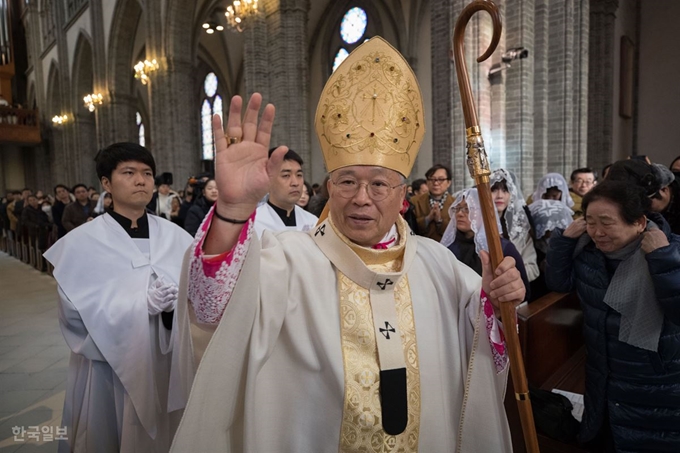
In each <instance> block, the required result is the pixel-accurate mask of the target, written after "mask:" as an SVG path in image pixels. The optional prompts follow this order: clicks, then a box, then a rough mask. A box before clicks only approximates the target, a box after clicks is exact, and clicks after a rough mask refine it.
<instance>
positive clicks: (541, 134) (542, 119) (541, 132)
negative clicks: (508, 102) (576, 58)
mask: <svg viewBox="0 0 680 453" xmlns="http://www.w3.org/2000/svg"><path fill="white" fill-rule="evenodd" d="M549 5H550V0H535V4H534V11H535V18H534V48H533V55H532V53H531V50H529V52H530V53H529V58H531V59H532V60H533V64H534V131H533V134H534V157H533V167H534V169H533V180H532V181H531V183H530V184H529V183H524V186H523V187H522V189H523V190H524V194H525V195H526V196H528V194H529V193H531V192H532V191H533V189H534V184H535V182H536V181H538V179H540V178H541V177H542V176H543V175H545V174H546V173H548V151H549V150H548V70H549V66H548V42H549V15H550V11H549Z"/></svg>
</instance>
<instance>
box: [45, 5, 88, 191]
mask: <svg viewBox="0 0 680 453" xmlns="http://www.w3.org/2000/svg"><path fill="white" fill-rule="evenodd" d="M52 5H53V7H54V18H55V22H56V29H55V35H56V41H57V57H58V62H59V87H60V88H61V99H62V102H63V105H62V107H63V108H64V110H65V111H67V112H68V113H69V114H71V115H72V116H73V117H75V116H76V112H77V111H78V108H79V107H80V106H81V105H82V99H76V100H75V101H74V99H73V98H74V96H72V93H71V77H70V73H71V71H70V68H69V58H68V42H67V41H66V32H65V31H64V23H65V18H64V14H65V11H64V8H63V3H58V2H53V3H52ZM48 95H49V93H48ZM78 101H80V102H81V104H78ZM74 102H75V103H74ZM72 119H73V118H72ZM50 121H51V120H50ZM59 135H60V136H61V137H60V140H58V141H57V142H56V143H54V146H55V148H54V158H55V159H56V160H58V161H60V162H63V165H60V166H57V168H58V169H59V168H60V169H62V170H63V172H62V173H57V174H56V175H54V178H55V179H56V180H58V181H61V182H62V183H64V184H66V185H68V186H71V185H73V184H75V183H76V182H77V181H76V179H77V176H78V173H77V171H76V166H75V165H74V164H73V163H72V162H74V159H73V155H74V149H75V148H76V147H77V141H76V137H75V127H74V123H73V122H69V123H66V125H64V126H63V127H62V130H61V131H60V133H59Z"/></svg>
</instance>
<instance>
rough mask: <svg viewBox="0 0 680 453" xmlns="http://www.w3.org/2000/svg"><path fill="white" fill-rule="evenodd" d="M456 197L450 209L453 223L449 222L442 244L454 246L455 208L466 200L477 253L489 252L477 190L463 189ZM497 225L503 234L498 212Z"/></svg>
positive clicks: (499, 231)
mask: <svg viewBox="0 0 680 453" xmlns="http://www.w3.org/2000/svg"><path fill="white" fill-rule="evenodd" d="M454 197H456V200H455V201H454V202H453V203H452V204H451V207H450V208H449V217H451V221H450V222H449V224H448V226H447V227H446V230H445V231H444V235H443V236H442V240H441V243H442V244H443V245H444V246H446V247H448V246H449V245H451V244H453V243H454V242H455V240H456V231H457V226H456V212H455V208H456V206H458V205H459V204H461V203H462V202H463V200H465V202H466V203H467V205H468V210H469V211H470V213H469V214H468V216H469V219H470V226H471V227H472V231H473V232H474V233H475V251H476V252H477V254H479V251H480V250H486V251H487V252H488V251H489V244H488V242H487V241H486V230H485V229H484V218H483V217H482V209H481V206H480V203H479V194H478V193H477V189H476V188H474V187H473V188H471V189H463V190H461V191H460V192H457V193H455V194H454ZM494 212H495V213H496V224H497V225H498V233H499V234H501V233H502V229H501V221H500V218H499V217H498V212H496V211H495V210H494Z"/></svg>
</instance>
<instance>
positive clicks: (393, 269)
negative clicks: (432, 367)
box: [315, 219, 420, 453]
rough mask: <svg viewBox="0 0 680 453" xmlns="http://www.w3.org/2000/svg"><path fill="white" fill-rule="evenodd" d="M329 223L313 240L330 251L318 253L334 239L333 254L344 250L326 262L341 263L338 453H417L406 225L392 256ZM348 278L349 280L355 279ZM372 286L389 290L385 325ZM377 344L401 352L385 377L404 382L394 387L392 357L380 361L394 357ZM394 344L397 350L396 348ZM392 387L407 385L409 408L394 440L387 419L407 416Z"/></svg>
mask: <svg viewBox="0 0 680 453" xmlns="http://www.w3.org/2000/svg"><path fill="white" fill-rule="evenodd" d="M326 223H330V225H328V226H327V227H326V228H325V231H324V233H325V234H323V235H321V234H318V235H317V236H316V238H315V240H316V242H317V244H319V243H324V242H326V244H325V245H326V246H321V249H322V251H323V250H324V249H327V250H329V248H328V247H327V246H328V242H327V240H328V239H329V238H328V236H329V235H330V236H333V237H334V239H333V247H332V249H333V250H336V249H338V248H342V249H344V253H340V254H339V256H334V257H330V256H329V258H330V259H331V261H333V263H334V264H336V262H342V263H340V265H338V264H336V267H337V268H338V271H337V275H338V293H339V301H340V317H341V319H340V323H341V326H340V328H341V335H342V339H341V344H342V352H343V365H344V375H345V399H344V407H343V417H342V427H341V433H340V446H339V451H341V452H349V451H366V452H376V453H377V452H391V451H409V452H414V451H417V450H418V434H419V427H420V375H419V371H418V349H417V343H416V331H415V320H414V317H413V307H412V303H411V292H410V289H409V284H408V278H407V276H406V275H405V273H404V274H402V268H403V267H404V266H403V259H404V257H405V248H406V247H405V244H406V242H407V240H408V237H409V236H408V234H406V233H405V232H406V228H405V226H404V225H402V224H401V223H400V224H398V227H399V236H400V241H399V243H398V244H397V245H395V246H394V247H392V248H390V249H387V250H372V249H367V248H364V247H359V246H357V245H355V244H352V243H351V242H349V240H348V239H347V238H345V237H344V236H342V235H341V233H339V232H337V231H336V230H335V228H334V227H333V225H332V221H331V220H330V219H328V220H326V222H324V224H326ZM322 226H323V225H322ZM322 239H326V240H322ZM324 253H325V252H324ZM343 255H345V256H346V255H350V256H351V258H350V259H349V260H346V259H342V256H343ZM409 255H411V253H409ZM327 256H328V255H327ZM348 261H349V262H348ZM359 267H360V268H362V270H363V272H360V274H363V275H359V274H357V272H356V270H357V268H359ZM343 271H347V274H352V277H354V278H351V277H350V276H348V275H346V273H345V272H343ZM385 274H389V277H385ZM367 275H368V276H374V277H375V278H374V280H375V281H374V285H371V284H370V283H369V282H367V281H366V280H365V279H364V278H362V277H366V276H367ZM356 280H359V281H361V283H363V284H360V283H359V282H357V281H356ZM370 286H376V287H377V289H376V291H377V292H378V293H381V292H383V291H385V292H386V293H389V294H390V305H391V308H393V312H394V317H393V319H392V317H391V316H389V315H386V316H389V318H390V319H389V320H388V321H384V320H383V315H382V314H381V311H382V310H380V309H378V310H376V307H372V304H376V303H383V301H376V300H374V299H376V295H375V292H372V291H371V290H369V289H368V287H370ZM382 288H384V290H383V289H382ZM376 313H378V314H376ZM376 317H381V318H380V319H381V322H375V318H376ZM380 341H382V342H383V343H385V342H387V343H389V344H390V345H394V346H398V354H400V356H401V357H400V358H401V359H403V360H402V362H401V364H402V365H401V367H400V368H398V369H396V370H387V372H388V373H389V372H392V371H396V372H397V373H399V372H402V373H403V375H404V377H405V380H406V382H405V383H403V379H402V380H401V382H400V379H399V378H397V380H396V381H394V380H393V377H390V376H387V377H386V376H385V371H386V370H384V368H385V364H386V363H388V364H389V363H394V362H395V361H394V360H393V359H392V358H386V359H385V360H382V358H383V356H387V355H389V354H392V352H389V351H388V352H385V351H383V350H382V349H381V348H380V347H379V342H380ZM395 341H397V342H398V343H394V342H395ZM381 364H382V365H383V367H382V368H383V369H382V370H381V366H380V365H381ZM381 376H382V378H381ZM391 382H396V385H397V386H399V385H400V384H402V383H403V384H405V395H403V397H404V398H406V401H404V402H406V403H407V406H406V407H404V408H403V409H404V411H405V414H404V415H406V420H405V424H404V425H403V426H401V427H400V428H399V429H398V434H389V433H388V432H386V430H385V427H384V426H385V425H384V422H385V416H387V417H388V418H389V417H391V416H392V415H394V413H395V412H400V411H401V409H402V405H401V401H394V399H397V400H400V399H401V396H402V392H401V391H400V390H399V389H397V390H396V391H394V389H392V388H388V389H387V390H386V389H385V388H384V387H385V386H386V384H387V385H388V387H389V386H390V385H395V384H392V383H391ZM381 385H382V388H381ZM390 397H391V398H390ZM386 411H387V412H386ZM398 418H399V416H397V419H398ZM387 423H388V426H389V424H390V423H391V424H392V425H394V423H397V424H398V421H397V422H395V421H390V420H387ZM392 429H393V428H392ZM387 431H391V429H388V430H387Z"/></svg>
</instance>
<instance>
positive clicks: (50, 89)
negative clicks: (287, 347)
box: [43, 60, 64, 121]
mask: <svg viewBox="0 0 680 453" xmlns="http://www.w3.org/2000/svg"><path fill="white" fill-rule="evenodd" d="M47 93H48V95H47V108H46V109H45V111H44V112H43V117H44V118H45V119H46V120H47V121H49V120H50V118H52V117H53V116H54V115H61V110H62V109H63V108H64V104H63V101H62V97H61V83H60V78H59V66H58V65H57V62H56V61H54V60H52V63H51V64H50V70H49V73H48V76H47Z"/></svg>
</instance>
